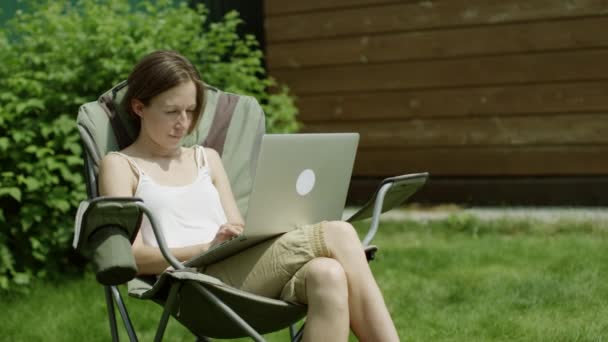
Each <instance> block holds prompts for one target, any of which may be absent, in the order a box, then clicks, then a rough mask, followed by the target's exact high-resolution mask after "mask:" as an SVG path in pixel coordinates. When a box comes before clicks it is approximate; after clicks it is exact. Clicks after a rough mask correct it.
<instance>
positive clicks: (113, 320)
mask: <svg viewBox="0 0 608 342" xmlns="http://www.w3.org/2000/svg"><path fill="white" fill-rule="evenodd" d="M103 289H104V292H105V295H106V307H107V308H108V320H109V321H110V333H111V334H112V342H118V341H119V340H120V339H119V338H118V327H117V326H116V313H115V312H114V301H113V300H112V289H110V286H104V287H103Z"/></svg>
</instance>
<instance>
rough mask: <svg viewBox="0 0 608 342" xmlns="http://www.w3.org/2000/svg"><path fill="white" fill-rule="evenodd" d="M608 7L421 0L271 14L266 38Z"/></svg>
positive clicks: (584, 12)
mask: <svg viewBox="0 0 608 342" xmlns="http://www.w3.org/2000/svg"><path fill="white" fill-rule="evenodd" d="M607 13H608V0H578V1H564V0H535V1H527V0H517V1H504V0H468V1H419V2H414V3H400V4H394V5H381V6H380V5H379V6H369V7H363V8H354V9H340V10H335V11H324V12H309V13H302V14H293V15H284V16H277V17H269V18H267V20H266V23H265V27H266V34H267V41H269V42H279V41H292V40H306V39H310V40H313V39H318V38H326V37H339V36H354V35H361V34H372V33H381V32H402V31H416V30H426V29H436V28H441V27H444V28H445V27H456V26H470V25H481V24H497V23H509V22H520V21H531V20H539V19H542V20H548V19H556V18H568V17H579V16H597V15H603V14H607Z"/></svg>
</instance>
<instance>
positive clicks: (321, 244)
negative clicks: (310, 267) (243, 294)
mask: <svg viewBox="0 0 608 342" xmlns="http://www.w3.org/2000/svg"><path fill="white" fill-rule="evenodd" d="M322 227H323V225H322V223H317V224H313V225H307V226H303V227H300V228H298V229H295V230H293V231H290V232H288V233H285V234H283V235H281V236H279V237H277V238H274V239H272V240H269V241H266V242H263V243H261V244H259V245H256V246H254V247H252V248H249V249H247V250H245V251H243V252H241V253H239V254H236V255H234V256H232V257H230V258H228V259H225V260H222V261H220V262H218V263H215V264H212V265H209V266H207V267H206V268H205V269H204V270H201V271H202V272H204V273H206V274H209V275H211V276H214V277H216V278H219V279H220V280H221V281H223V282H224V283H226V284H228V285H230V286H233V287H236V288H238V289H241V290H243V291H247V292H251V293H254V294H257V295H261V296H265V297H270V298H280V299H282V300H284V301H288V302H295V303H304V304H306V303H307V300H306V281H305V280H306V272H307V264H308V262H309V261H310V260H312V259H314V258H317V257H329V256H330V253H329V250H328V249H327V245H326V244H325V238H324V235H323V228H322Z"/></svg>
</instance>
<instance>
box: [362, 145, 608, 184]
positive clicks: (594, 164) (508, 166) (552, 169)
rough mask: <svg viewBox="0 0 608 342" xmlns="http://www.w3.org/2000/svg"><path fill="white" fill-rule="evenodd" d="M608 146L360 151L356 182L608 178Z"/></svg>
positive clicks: (366, 149)
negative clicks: (417, 176) (419, 175)
mask: <svg viewBox="0 0 608 342" xmlns="http://www.w3.org/2000/svg"><path fill="white" fill-rule="evenodd" d="M606 155H608V146H606V145H603V146H601V145H599V146H540V147H539V146H536V147H526V148H517V147H460V148H431V149H428V148H420V149H412V148H382V149H371V148H360V149H359V151H358V153H357V159H356V161H355V169H354V175H355V176H387V177H388V176H391V175H399V174H404V173H414V172H422V171H428V172H430V173H431V175H433V176H473V177H477V176H559V175H608V158H606Z"/></svg>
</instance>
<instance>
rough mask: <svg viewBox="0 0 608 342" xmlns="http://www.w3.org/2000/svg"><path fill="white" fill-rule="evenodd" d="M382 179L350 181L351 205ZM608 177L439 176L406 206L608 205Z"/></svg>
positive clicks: (349, 198)
mask: <svg viewBox="0 0 608 342" xmlns="http://www.w3.org/2000/svg"><path fill="white" fill-rule="evenodd" d="M381 180H382V177H373V178H370V177H365V178H360V177H356V178H354V179H353V180H352V181H351V184H350V188H349V193H348V203H350V204H359V205H363V203H365V202H367V201H368V200H369V199H370V196H371V194H373V193H374V191H375V190H376V189H377V187H378V185H379V184H380V181H381ZM606 191H608V177H606V176H603V177H602V176H598V177H590V176H582V177H474V178H473V177H436V176H434V175H431V178H430V180H429V181H428V182H427V183H426V184H425V185H424V187H423V188H422V189H420V191H418V192H417V193H416V194H414V196H412V197H411V198H410V199H409V200H408V201H407V204H411V203H425V204H445V203H455V204H462V205H482V206H484V205H485V206H487V205H498V206H501V207H502V206H505V205H519V206H521V205H534V206H539V205H542V206H547V205H551V206H555V205H559V206H568V207H572V206H583V205H584V206H606V205H608V196H606Z"/></svg>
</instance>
